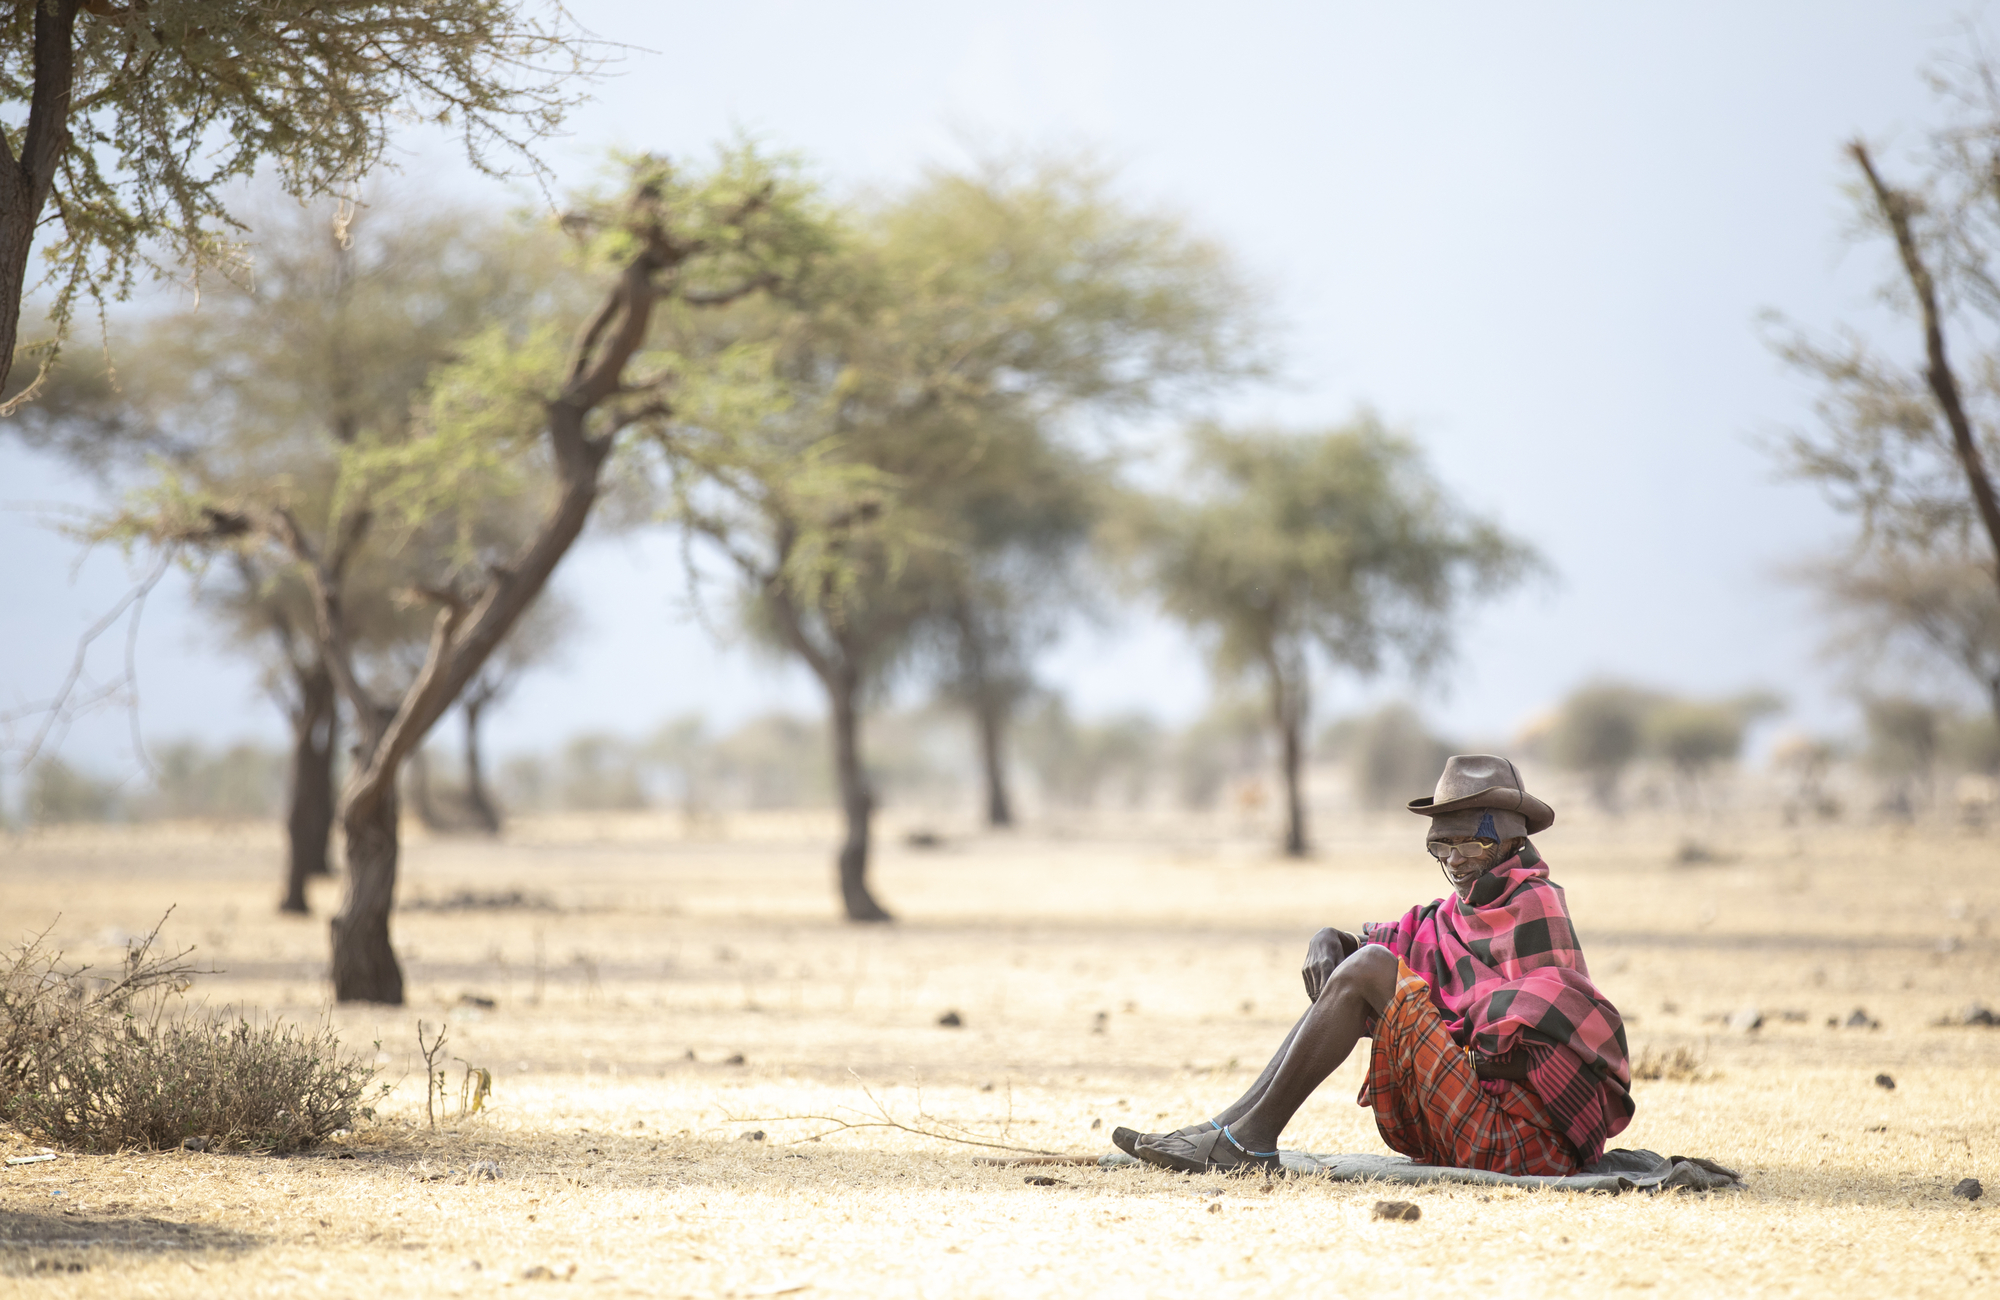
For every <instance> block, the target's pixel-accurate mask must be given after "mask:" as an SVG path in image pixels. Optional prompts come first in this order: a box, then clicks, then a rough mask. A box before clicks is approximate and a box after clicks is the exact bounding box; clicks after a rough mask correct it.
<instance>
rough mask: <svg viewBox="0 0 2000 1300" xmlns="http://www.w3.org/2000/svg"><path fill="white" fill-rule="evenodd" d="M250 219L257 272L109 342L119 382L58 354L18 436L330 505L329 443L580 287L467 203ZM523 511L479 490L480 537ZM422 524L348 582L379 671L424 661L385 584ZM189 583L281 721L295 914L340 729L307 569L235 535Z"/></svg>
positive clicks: (518, 521) (423, 562)
mask: <svg viewBox="0 0 2000 1300" xmlns="http://www.w3.org/2000/svg"><path fill="white" fill-rule="evenodd" d="M258 216H259V220H258V230H257V234H256V241H255V243H254V244H253V246H252V247H253V248H254V251H255V254H256V259H257V270H258V274H257V276H256V278H255V280H254V282H245V283H242V284H236V283H225V284H223V285H220V286H217V288H216V291H215V292H211V293H209V294H207V295H205V296H204V300H203V301H202V302H201V303H200V304H199V305H198V306H194V305H191V306H189V307H187V308H185V309H183V310H180V311H174V312H168V313H165V314H162V315H159V316H155V317H152V318H150V319H149V320H147V321H146V322H144V323H143V324H141V325H139V326H137V327H135V328H134V329H132V330H131V331H129V332H128V333H126V334H124V335H123V336H122V337H121V338H120V339H119V340H118V347H119V349H120V350H121V351H125V352H129V358H128V360H127V361H126V362H125V363H124V364H122V365H121V366H120V368H119V373H118V376H117V378H116V379H115V380H114V379H113V378H112V376H111V374H110V373H109V371H108V370H106V369H105V367H104V366H103V365H102V364H101V362H100V363H99V364H97V365H93V366H86V367H73V366H70V365H67V364H65V365H64V366H63V367H62V368H61V369H60V370H59V371H58V372H57V373H56V374H55V375H54V376H53V377H52V383H51V384H50V386H49V388H48V389H47V390H46V391H45V393H44V395H43V399H42V400H41V401H39V402H37V403H35V404H33V405H31V406H30V407H28V408H27V409H25V410H24V411H23V412H21V414H20V415H19V416H18V417H17V418H16V419H15V420H14V421H13V422H12V423H13V425H14V426H15V427H16V428H17V429H18V430H19V431H20V434H21V436H23V438H24V439H25V440H26V441H28V442H29V443H30V444H31V445H40V446H44V447H47V448H50V449H52V450H55V451H57V452H58V453H59V454H61V455H62V456H63V457H64V458H65V459H67V460H69V461H70V462H71V463H73V464H77V465H79V466H81V467H84V468H86V469H89V470H90V471H92V472H94V473H96V474H98V475H99V476H100V477H101V478H102V479H103V480H104V481H105V483H106V486H107V487H110V486H112V485H115V484H117V483H129V482H131V481H132V480H133V479H134V478H135V476H137V475H140V474H143V473H145V472H148V471H146V469H145V467H146V466H147V465H148V464H149V463H150V462H151V461H152V460H153V459H154V458H159V459H163V460H164V461H166V462H167V463H169V464H172V465H175V466H177V467H178V468H179V469H180V470H181V471H182V472H185V473H189V474H192V475H194V476H195V477H197V478H198V479H199V480H200V481H201V483H202V484H203V485H204V490H206V491H208V492H210V493H212V494H217V495H221V496H229V495H235V494H238V493H255V492H258V491H261V490H266V489H268V487H269V485H270V484H272V483H274V482H281V483H283V484H284V485H285V490H286V491H287V492H288V493H290V494H291V497H292V500H293V502H294V509H295V510H297V511H299V512H300V513H302V514H306V515H310V514H316V513H317V514H324V513H325V511H326V510H327V509H328V508H329V506H330V503H331V502H332V499H333V497H334V495H335V493H336V492H337V491H338V490H339V475H340V457H339V456H338V455H337V454H335V453H337V452H338V451H339V450H341V449H353V448H355V447H356V446H357V444H358V442H359V440H361V439H362V438H363V437H364V436H367V437H373V438H389V439H402V438H407V437H408V436H409V433H410V428H409V426H410V420H411V410H412V403H413V401H414V400H415V399H416V398H417V396H418V395H419V394H420V393H421V392H422V391H423V390H424V388H425V386H426V385H427V384H428V383H429V382H430V380H431V378H432V376H433V375H434V374H435V373H436V372H437V371H438V370H439V368H440V367H442V366H443V365H445V364H446V363H447V362H448V361H450V360H451V359H452V358H453V356H454V355H455V352H456V350H457V349H458V348H459V347H460V346H461V345H462V344H463V342H464V340H465V339H466V338H467V337H468V336H469V335H471V334H472V333H474V332H475V331H476V330H477V329H478V328H480V326H481V325H482V324H483V323H484V322H486V321H488V320H491V319H495V318H500V319H519V318H521V317H523V316H525V315H528V314H530V313H533V312H536V311H546V310H550V309H551V308H552V307H554V306H555V305H556V304H559V303H561V302H562V301H563V300H564V299H565V297H566V296H573V294H572V293H571V292H570V290H569V288H568V286H569V284H570V283H571V281H570V280H569V279H568V277H567V276H566V275H565V273H564V268H563V267H562V265H561V259H560V256H559V249H558V248H557V247H556V245H558V244H559V242H560V241H559V239H558V237H555V236H553V235H552V234H538V233H536V232H530V231H524V230H518V229H514V228H510V227H508V226H506V225H503V224H498V223H495V222H493V221H490V220H487V219H484V218H482V217H480V216H477V215H475V214H474V213H472V212H471V211H469V210H465V209H461V208H456V207H453V206H449V205H442V206H441V205H439V204H437V203H435V202H430V203H426V204H424V205H422V206H419V205H418V204H417V203H415V202H413V201H411V200H409V199H406V198H398V197H396V196H394V195H382V194H378V195H375V196H374V201H373V202H370V203H368V204H366V205H362V206H351V205H336V204H333V203H320V204H316V205H312V206H301V205H297V204H292V203H288V202H280V203H274V204H269V205H266V206H265V207H263V208H262V209H261V210H259V211H258ZM531 522H532V521H531V520H530V519H529V518H528V516H527V514H526V512H525V511H524V510H523V509H521V508H519V507H518V506H517V507H515V508H513V509H511V510H510V509H509V508H508V503H507V502H504V501H495V502H491V503H489V505H488V508H486V509H483V510H481V511H480V512H479V519H478V529H479V531H480V533H481V536H480V538H479V541H480V543H481V544H482V545H486V546H488V547H491V546H494V545H502V544H509V543H512V542H515V541H518V539H519V538H520V537H521V536H522V535H523V534H525V532H526V531H527V530H528V528H529V527H530V526H531ZM422 540H423V539H422V538H420V537H413V538H412V539H411V544H410V545H408V546H405V547H404V548H403V549H402V550H401V551H400V552H399V553H397V554H395V555H393V556H384V557H382V558H381V559H380V560H379V561H378V562H374V563H370V564H368V565H365V566H362V567H360V568H358V569H357V570H356V571H355V572H354V573H353V574H352V575H350V577H349V580H348V584H347V591H346V600H345V607H346V614H347V619H348V622H349V626H350V638H351V640H352V642H353V644H354V646H355V648H356V650H357V651H358V653H360V654H361V655H362V656H363V658H364V659H365V660H367V661H368V662H369V664H370V665H371V668H372V669H373V670H374V675H376V676H378V677H382V678H384V679H385V680H394V681H407V680H408V679H409V677H410V676H411V675H412V674H413V673H414V671H415V667H416V663H415V661H420V660H421V658H422V654H423V649H424V644H425V641H426V638H427V635H428V628H427V623H428V620H427V618H426V617H425V616H424V614H423V612H422V611H421V610H417V609H414V608H412V607H410V606H409V605H408V604H407V603H405V602H400V601H399V600H397V599H396V595H397V593H398V592H400V591H401V590H403V589H405V588H407V587H408V586H409V584H410V583H412V582H421V581H423V580H425V574H426V573H427V572H428V571H429V566H434V565H435V564H436V562H437V561H438V559H439V556H437V555H434V554H427V553H426V552H425V549H424V546H423V545H422ZM446 544H447V545H449V544H450V543H449V541H447V543H446ZM197 599H198V602H199V603H200V604H202V605H204V606H206V607H207V608H208V609H210V610H211V611H212V612H214V613H215V614H217V615H218V616H219V618H218V622H219V623H220V624H221V625H222V626H223V627H225V628H226V629H228V631H229V634H230V636H231V639H233V640H235V641H236V642H238V643H239V644H242V645H245V646H247V647H250V648H252V649H253V650H254V651H256V652H257V653H259V655H260V657H262V658H263V659H264V660H265V661H266V664H267V679H268V680H269V683H270V686H271V689H272V692H273V694H274V695H275V696H276V698H277V700H278V702H279V705H280V707H281V708H283V709H284V710H285V712H286V714H287V717H288V720H289V721H290V723H291V727H292V737H293V743H292V779H291V797H290V804H291V806H290V811H289V815H288V818H287V826H288V831H289V843H290V855H289V863H288V869H287V872H286V885H285V893H284V897H283V901H282V902H281V903H280V905H279V906H280V910H282V911H287V912H295V913H304V912H305V911H306V910H307V899H306V881H307V879H308V878H309V877H311V876H313V875H319V874H325V873H326V855H327V846H328V837H329V833H330V830H331V827H332V821H333V805H334V796H333V789H332V782H333V771H334V754H335V740H336V737H337V735H338V732H339V717H338V708H337V700H338V691H337V690H336V688H335V685H334V681H333V676H332V670H331V669H330V667H329V666H328V664H327V663H326V660H325V657H324V655H323V654H322V653H321V651H320V647H319V642H318V639H317V637H316V636H315V635H314V633H313V626H314V623H315V619H316V615H315V613H314V607H313V599H312V595H311V591H310V587H309V584H308V583H307V582H306V581H305V579H304V577H303V575H301V574H300V573H299V571H298V570H297V568H296V566H295V565H294V564H292V563H291V562H289V561H285V560H275V561H274V560H273V559H272V558H271V557H269V556H267V555H263V554H260V553H257V552H254V551H245V550H237V551H236V552H234V553H233V555H232V556H231V563H229V564H227V565H224V566H221V567H220V574H219V576H217V575H215V574H214V573H213V571H211V575H209V576H208V577H207V579H206V580H205V581H203V582H202V583H201V584H200V585H199V586H198V587H197ZM382 689H391V688H389V687H383V688H382Z"/></svg>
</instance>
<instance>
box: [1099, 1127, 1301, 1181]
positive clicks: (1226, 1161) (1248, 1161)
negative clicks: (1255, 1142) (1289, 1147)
mask: <svg viewBox="0 0 2000 1300" xmlns="http://www.w3.org/2000/svg"><path fill="white" fill-rule="evenodd" d="M1132 1154H1133V1155H1136V1156H1138V1157H1139V1158H1140V1159H1141V1160H1143V1161H1145V1162H1146V1163H1147V1164H1149V1165H1157V1166H1159V1167H1160V1168H1162V1169H1172V1170H1174V1171H1175V1172H1176V1173H1183V1174H1212V1173H1234V1172H1236V1171H1237V1170H1239V1169H1263V1170H1267V1171H1270V1172H1278V1171H1281V1170H1283V1169H1284V1167H1285V1166H1284V1164H1283V1162H1281V1161H1280V1160H1279V1158H1278V1153H1277V1152H1275V1151H1252V1150H1250V1149H1249V1148H1248V1147H1246V1146H1244V1145H1243V1144H1242V1143H1241V1142H1238V1141H1237V1140H1236V1137H1235V1135H1234V1134H1232V1133H1231V1132H1230V1131H1229V1128H1228V1126H1227V1125H1224V1126H1223V1127H1221V1128H1213V1129H1210V1130H1208V1131H1207V1132H1206V1133H1202V1134H1200V1135H1199V1136H1196V1137H1183V1136H1181V1134H1179V1133H1165V1134H1162V1135H1161V1136H1159V1137H1157V1138H1154V1139H1152V1140H1150V1141H1142V1142H1140V1143H1138V1144H1137V1147H1136V1149H1135V1150H1134V1151H1133V1153H1132Z"/></svg>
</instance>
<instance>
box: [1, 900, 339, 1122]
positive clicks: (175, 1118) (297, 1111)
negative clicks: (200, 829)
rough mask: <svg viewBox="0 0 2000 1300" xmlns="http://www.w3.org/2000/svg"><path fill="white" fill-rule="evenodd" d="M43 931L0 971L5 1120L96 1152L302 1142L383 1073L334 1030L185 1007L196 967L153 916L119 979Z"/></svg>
mask: <svg viewBox="0 0 2000 1300" xmlns="http://www.w3.org/2000/svg"><path fill="white" fill-rule="evenodd" d="M164 919H165V918H162V922H163V923H164ZM46 937H47V936H46V933H44V934H43V935H40V936H37V937H36V938H34V939H32V940H29V941H28V942H26V943H24V944H22V945H21V946H20V947H19V948H17V949H16V950H15V952H14V954H13V955H12V957H11V958H10V959H8V960H7V961H6V963H5V966H4V969H0V1120H5V1121H6V1122H8V1123H9V1124H12V1125H13V1126H14V1127H16V1128H18V1129H20V1130H21V1131H22V1132H23V1133H26V1134H28V1135H30V1136H32V1137H35V1138H38V1139H40V1140H42V1141H45V1142H50V1143H54V1144H56V1145H58V1146H63V1147H68V1148H72V1149H78V1150H97V1151H102V1150H118V1149H121V1148H127V1147H153V1148H161V1147H172V1146H178V1145H179V1144H180V1143H181V1141H182V1140H183V1139H185V1138H188V1137H196V1136H199V1137H205V1138H207V1139H208V1140H209V1143H210V1144H211V1146H212V1147H214V1146H244V1147H250V1148H254V1149H257V1150H265V1151H275V1152H284V1151H295V1150H298V1149H300V1148H303V1147H309V1146H312V1145H314V1144H315V1143H317V1142H319V1141H320V1140H321V1139H323V1138H325V1137H327V1136H328V1135H329V1134H331V1133H333V1132H334V1131H335V1130H337V1129H341V1128H345V1127H348V1126H349V1125H351V1124H352V1123H353V1119H354V1115H355V1113H356V1108H357V1106H358V1104H359V1102H360V1100H361V1095H362V1091H363V1089H364V1088H365V1087H366V1086H367V1084H368V1080H369V1078H370V1077H371V1076H372V1075H373V1074H374V1070H373V1069H372V1068H371V1067H368V1066H364V1065H362V1064H361V1063H360V1062H358V1061H354V1060H345V1061H343V1060H342V1059H341V1057H340V1044H339V1042H338V1040H337V1039H336V1038H335V1037H334V1035H333V1032H332V1030H331V1028H330V1027H328V1026H325V1025H321V1026H318V1027H316V1028H310V1029H304V1028H299V1027H297V1026H293V1025H284V1024H276V1023H272V1024H263V1025H253V1024H251V1023H250V1022H249V1021H248V1020H245V1019H242V1018H238V1017H231V1016H226V1015H222V1014H218V1013H214V1012H207V1011H197V1010H190V1009H186V1008H184V1007H181V1006H179V1005H177V1004H176V1003H175V1002H174V1001H173V999H175V998H177V997H178V996H179V995H180V994H182V993H185V992H186V990H187V988H188V986H189V983H190V976H192V974H193V973H194V972H193V968H192V967H191V966H189V965H188V964H187V962H186V961H185V960H184V959H185V958H186V956H187V953H186V952H180V953H174V954H171V955H167V954H160V953H157V952H155V951H154V948H155V945H156V942H157V940H158V937H159V927H158V926H155V927H154V928H153V932H152V933H151V934H149V935H147V936H146V937H145V938H143V939H139V940H135V941H134V942H133V943H131V944H130V945H129V946H128V947H127V949H126V954H125V969H124V971H123V973H122V974H120V975H116V976H111V975H98V974H96V973H94V972H93V971H92V970H91V968H89V967H79V968H77V969H74V970H65V969H63V967H62V954H61V953H60V952H57V951H54V950H53V949H51V948H49V947H48V946H47V944H46Z"/></svg>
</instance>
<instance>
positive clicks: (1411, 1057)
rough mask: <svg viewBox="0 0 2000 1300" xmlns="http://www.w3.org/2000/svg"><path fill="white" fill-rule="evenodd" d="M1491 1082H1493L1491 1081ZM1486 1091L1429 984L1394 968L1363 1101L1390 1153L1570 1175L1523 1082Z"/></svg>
mask: <svg viewBox="0 0 2000 1300" xmlns="http://www.w3.org/2000/svg"><path fill="white" fill-rule="evenodd" d="M1489 1082H1490V1081H1489ZM1496 1086H1497V1088H1498V1090H1497V1091H1488V1090H1487V1089H1486V1088H1482V1087H1481V1086H1480V1079H1479V1075H1478V1074H1477V1073H1476V1072H1475V1071H1474V1070H1473V1066H1472V1054H1471V1052H1470V1050H1469V1049H1467V1048H1464V1047H1460V1046H1459V1045H1458V1044H1457V1043H1455V1042H1453V1041H1452V1037H1451V1031H1450V1030H1448V1029H1446V1028H1445V1026H1444V1019H1443V1017H1441V1016H1440V1015H1439V1014H1438V1009H1437V1007H1435V1006H1434V1005H1432V1003H1431V997H1430V986H1429V985H1427V984H1425V983H1424V981H1423V977H1422V976H1420V975H1418V974H1417V973H1416V972H1415V971H1413V970H1411V969H1410V968H1409V967H1408V966H1407V965H1405V964H1404V963H1402V962H1401V961H1398V962H1397V963H1396V992H1395V994H1394V995H1393V996H1391V997H1390V999H1389V1005H1388V1006H1387V1007H1385V1008H1383V1011H1382V1014H1381V1015H1380V1016H1379V1017H1378V1018H1377V1019H1376V1022H1375V1045H1374V1048H1373V1050H1372V1052H1371V1053H1370V1055H1369V1058H1368V1077H1367V1079H1366V1080H1365V1081H1363V1083H1362V1085H1361V1096H1360V1097H1359V1098H1357V1100H1358V1101H1359V1102H1360V1103H1361V1104H1362V1105H1363V1106H1373V1107H1374V1108H1375V1127H1376V1128H1378V1129H1380V1130H1381V1131H1382V1140H1383V1141H1384V1142H1387V1143H1388V1144H1389V1146H1390V1148H1391V1149H1392V1150H1395V1151H1399V1152H1401V1153H1402V1154H1404V1155H1406V1156H1409V1157H1410V1158H1411V1159H1412V1160H1416V1161H1418V1162H1419V1163H1422V1164H1427V1165H1446V1166H1450V1167H1453V1168H1461V1169H1485V1170H1488V1171H1490V1172H1492V1173H1496V1174H1554V1175H1557V1176H1561V1175H1564V1174H1573V1173H1575V1172H1576V1170H1577V1164H1576V1155H1575V1153H1574V1152H1573V1151H1571V1150H1570V1145H1569V1142H1568V1140H1567V1139H1565V1138H1564V1137H1563V1135H1562V1132H1561V1130H1560V1129H1559V1128H1558V1127H1557V1125H1556V1122H1555V1120H1554V1119H1553V1118H1551V1117H1550V1115H1549V1112H1548V1110H1547V1108H1546V1107H1544V1106H1543V1105H1542V1100H1541V1098H1539V1097H1537V1096H1536V1095H1535V1092H1534V1089H1532V1088H1530V1087H1528V1086H1527V1085H1526V1084H1525V1083H1515V1082H1508V1083H1505V1084H1499V1085H1496Z"/></svg>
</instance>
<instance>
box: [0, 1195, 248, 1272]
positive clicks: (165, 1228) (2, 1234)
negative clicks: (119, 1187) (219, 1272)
mask: <svg viewBox="0 0 2000 1300" xmlns="http://www.w3.org/2000/svg"><path fill="white" fill-rule="evenodd" d="M259 1244H261V1240H260V1239H259V1238H258V1237H256V1236H253V1235H252V1234H250V1233H246V1232H238V1231H235V1230H233V1229H230V1228H218V1227H211V1226H209V1225H206V1224H199V1223H176V1222H175V1221H173V1220H171V1219H160V1218H155V1217H153V1216H151V1215H130V1216H104V1215H95V1214H87V1213H85V1214H64V1213H61V1212H57V1213H53V1214H37V1213H32V1212H26V1211H20V1210H0V1277H26V1276H47V1275H51V1274H57V1273H82V1272H88V1271H89V1270H90V1268H91V1267H92V1266H93V1265H95V1264H104V1263H111V1262H114V1261H116V1260H119V1259H122V1258H128V1257H135V1256H136V1257H146V1256H159V1255H164V1254H170V1253H190V1252H201V1253H206V1252H211V1251H226V1252H237V1251H244V1250H248V1249H250V1248H251V1247H253V1246H256V1245H259Z"/></svg>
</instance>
